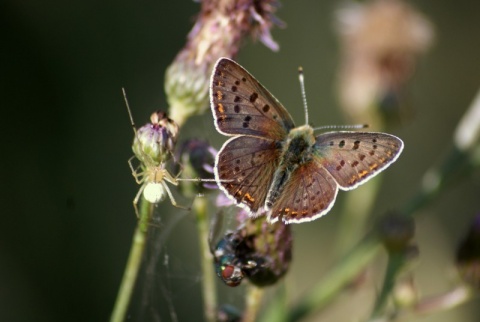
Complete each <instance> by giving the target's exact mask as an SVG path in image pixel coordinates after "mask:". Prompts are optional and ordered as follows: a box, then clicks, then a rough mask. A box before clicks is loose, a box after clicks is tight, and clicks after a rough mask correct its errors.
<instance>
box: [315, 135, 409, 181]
mask: <svg viewBox="0 0 480 322" xmlns="http://www.w3.org/2000/svg"><path fill="white" fill-rule="evenodd" d="M402 149H403V142H402V140H400V139H399V138H397V137H396V136H393V135H390V134H386V133H376V132H329V133H323V134H320V135H318V136H317V137H316V143H315V147H314V151H313V154H314V155H316V156H318V157H319V159H320V160H321V161H320V162H321V164H322V165H323V166H324V167H325V168H326V169H327V171H328V172H329V173H330V174H331V175H332V176H333V177H334V178H335V180H336V181H337V183H338V184H339V186H340V189H342V190H351V189H354V188H355V187H357V186H358V185H360V184H362V183H364V182H366V181H368V180H369V179H370V178H372V177H374V176H375V175H377V174H378V173H380V172H381V171H383V170H384V169H386V168H387V167H388V166H389V165H390V164H392V163H393V162H394V161H395V160H396V159H397V158H398V156H399V155H400V153H401V151H402Z"/></svg>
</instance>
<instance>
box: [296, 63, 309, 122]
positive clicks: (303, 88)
mask: <svg viewBox="0 0 480 322" xmlns="http://www.w3.org/2000/svg"><path fill="white" fill-rule="evenodd" d="M298 81H299V82H300V90H301V91H302V99H303V108H304V109H305V124H308V107H307V95H306V94H305V80H304V78H303V68H302V66H300V67H298Z"/></svg>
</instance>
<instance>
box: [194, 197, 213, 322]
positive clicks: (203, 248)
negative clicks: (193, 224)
mask: <svg viewBox="0 0 480 322" xmlns="http://www.w3.org/2000/svg"><path fill="white" fill-rule="evenodd" d="M192 208H193V211H194V212H195V214H196V218H197V229H198V237H199V247H200V257H201V258H200V262H201V266H202V276H203V279H202V293H203V307H204V311H205V319H206V321H209V322H215V321H216V312H217V292H216V289H215V277H216V275H215V270H214V266H213V257H212V254H211V253H210V245H209V244H208V235H209V222H208V216H207V202H206V199H205V198H196V199H195V201H194V203H193V206H192Z"/></svg>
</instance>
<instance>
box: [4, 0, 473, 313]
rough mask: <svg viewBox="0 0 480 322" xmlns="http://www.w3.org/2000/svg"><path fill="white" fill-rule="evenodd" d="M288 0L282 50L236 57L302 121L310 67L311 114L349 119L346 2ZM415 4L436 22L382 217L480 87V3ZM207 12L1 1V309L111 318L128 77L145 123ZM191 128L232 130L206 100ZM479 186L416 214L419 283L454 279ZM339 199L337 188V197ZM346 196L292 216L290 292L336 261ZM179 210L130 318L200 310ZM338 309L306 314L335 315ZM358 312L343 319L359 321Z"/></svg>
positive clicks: (185, 6)
mask: <svg viewBox="0 0 480 322" xmlns="http://www.w3.org/2000/svg"><path fill="white" fill-rule="evenodd" d="M282 4H283V7H282V8H280V10H279V11H278V12H277V16H278V17H280V18H281V19H282V20H284V21H285V22H286V23H287V28H286V29H283V30H281V29H275V30H274V31H273V36H274V39H275V40H277V41H278V42H279V44H280V51H279V52H278V53H273V52H271V51H270V50H269V49H267V48H266V47H264V46H263V45H262V44H260V43H256V44H254V45H252V43H251V42H250V41H249V42H248V44H247V45H246V46H244V48H243V50H241V52H240V56H239V58H238V60H239V62H240V63H241V64H242V65H243V66H245V67H246V68H247V69H248V70H249V71H250V72H251V73H253V74H254V75H255V76H256V77H257V78H258V79H259V80H260V81H261V82H262V83H263V84H264V85H265V86H266V87H267V88H268V89H269V90H270V91H272V92H273V93H274V94H275V96H276V97H277V98H278V99H279V100H280V101H281V102H282V103H283V104H284V105H285V106H286V107H287V108H288V109H289V111H290V112H291V114H292V116H293V117H294V119H295V120H296V123H297V124H302V122H303V120H304V117H303V111H302V108H301V104H302V103H301V96H300V90H299V85H298V80H297V68H298V66H299V65H302V66H303V68H304V70H305V77H306V90H307V97H308V102H309V107H310V119H311V121H312V122H313V123H314V124H315V125H323V124H344V123H345V120H344V118H343V116H342V114H341V112H340V110H339V109H338V103H337V101H336V99H335V94H334V89H335V74H336V70H337V67H338V62H339V48H338V41H337V38H336V36H335V33H334V31H333V27H332V23H333V12H334V10H335V8H337V6H338V5H339V4H340V3H339V2H337V1H314V0H310V1H307V0H304V1H282ZM413 4H414V5H415V6H416V7H417V8H418V9H419V10H420V11H421V12H423V13H424V14H425V15H426V16H428V17H430V19H431V20H432V21H433V23H434V24H435V29H436V41H435V44H434V47H433V48H432V50H431V51H430V52H429V53H428V54H427V55H426V56H425V57H423V58H422V59H421V61H420V63H419V65H418V70H417V73H416V76H415V78H414V80H413V84H412V86H411V96H412V102H413V106H414V109H415V116H414V118H413V119H412V120H411V121H410V122H409V123H407V124H405V125H403V126H402V127H401V128H398V129H396V130H395V133H394V134H396V135H398V136H400V137H401V138H402V139H403V140H404V142H405V146H406V148H405V151H404V153H403V155H402V157H401V158H400V159H399V160H398V161H397V163H396V164H395V165H394V166H392V167H391V168H390V169H389V171H387V174H386V175H385V176H384V182H383V183H384V186H383V188H382V191H381V194H380V196H379V202H378V203H377V204H376V207H375V211H374V216H380V215H381V214H383V213H385V212H386V211H388V210H391V209H394V208H396V207H399V206H401V205H402V204H403V203H405V202H406V201H407V200H408V199H409V198H410V197H411V196H412V194H413V191H415V190H416V188H417V187H418V186H419V184H420V178H421V176H422V175H423V174H424V173H425V171H426V170H427V169H428V168H429V167H431V166H432V165H434V164H436V163H437V162H438V161H439V160H440V157H442V156H444V155H445V153H446V151H448V148H449V147H450V145H451V140H452V133H453V130H454V128H455V126H456V124H457V122H458V120H459V119H460V117H461V116H462V114H463V112H464V111H465V109H466V108H467V107H468V106H469V104H470V103H471V101H472V100H473V98H474V96H475V94H476V92H477V90H478V89H479V86H480V64H479V57H480V19H479V18H480V14H479V13H480V3H478V2H473V1H456V2H452V1H434V2H432V1H415V2H414V3H413ZM198 10H199V4H198V3H194V2H192V1H186V0H182V1H158V0H157V1H149V0H147V1H141V2H138V1H65V2H62V1H48V0H47V1H40V2H39V1H29V0H26V1H12V0H5V1H2V3H1V4H0V16H2V18H1V28H0V35H1V37H0V39H1V43H2V44H1V47H2V49H1V50H0V66H1V84H2V85H1V91H2V95H1V106H2V112H1V119H2V120H3V122H2V123H3V124H2V126H1V127H0V128H1V133H2V150H3V152H2V157H1V158H0V160H1V161H0V162H1V163H0V165H1V171H0V182H1V194H0V198H1V200H2V204H3V207H4V208H3V210H2V215H1V217H2V219H1V220H2V223H1V225H0V285H1V286H0V320H1V321H105V320H107V319H108V318H109V314H110V312H111V309H112V307H113V303H114V300H115V296H116V292H117V290H118V286H119V283H120V280H121V277H122V273H123V269H124V265H125V262H126V259H127V255H128V251H129V247H130V242H131V237H132V233H133V230H134V227H135V225H136V218H135V215H134V212H133V208H132V199H133V197H134V196H135V194H136V192H137V189H138V186H137V185H136V183H135V181H134V180H133V178H132V176H131V173H130V170H129V168H128V166H127V159H128V158H129V157H130V156H131V155H132V152H131V148H130V145H131V141H132V138H133V133H132V129H131V127H130V124H129V119H128V115H127V112H126V109H125V104H124V101H123V97H122V94H121V87H125V88H126V90H127V94H128V97H129V101H130V105H131V107H132V109H133V114H134V117H135V120H136V123H137V125H142V124H144V123H146V122H147V120H148V117H149V115H150V113H151V112H152V111H154V110H156V109H162V108H163V109H165V108H166V107H167V106H166V100H165V94H164V92H163V79H164V71H165V69H166V67H167V66H168V65H169V64H170V63H171V62H172V60H173V58H174V57H175V55H176V53H177V52H178V50H180V48H181V47H182V46H183V44H184V43H185V38H186V35H187V33H188V31H189V30H190V28H191V26H192V23H193V21H194V20H193V19H194V16H195V14H196V13H197V12H198ZM189 137H202V138H205V139H207V140H209V142H211V143H212V144H213V145H214V146H215V147H216V148H219V147H220V146H221V144H222V142H223V141H224V140H225V138H224V137H222V136H220V135H219V134H218V133H216V132H215V130H214V127H213V123H212V117H211V115H210V114H209V113H207V114H206V115H204V116H201V117H196V118H194V119H191V120H190V121H189V123H187V125H186V126H185V127H184V129H183V130H182V133H181V139H182V138H189ZM479 187H480V177H479V176H478V172H477V173H476V175H474V176H472V177H471V178H468V179H467V180H464V181H462V182H460V183H458V184H456V185H455V186H453V187H452V188H451V189H449V190H448V191H447V192H446V193H444V194H442V195H441V197H440V198H438V199H437V200H435V201H434V202H433V203H432V204H431V205H430V206H429V207H427V208H426V209H424V210H423V211H422V216H421V217H420V218H419V219H418V220H417V239H416V240H417V242H418V245H419V248H420V258H419V261H418V263H417V265H416V266H415V270H414V272H415V280H416V282H417V284H418V286H419V288H420V289H421V292H422V294H423V295H429V294H436V293H439V292H442V291H445V290H447V289H448V288H449V287H450V286H451V285H452V283H453V282H452V281H454V280H455V274H456V273H455V269H454V267H453V260H454V252H455V248H456V245H457V244H458V243H459V241H460V240H461V239H462V238H463V235H464V233H465V231H466V229H467V227H468V224H469V222H470V220H471V219H472V218H473V216H474V215H475V214H476V213H478V212H479V210H480V200H479V198H478V196H479V191H480V189H479ZM344 197H345V193H340V194H339V197H338V199H337V203H339V204H340V203H341V202H342V200H343V199H344ZM340 208H341V207H334V208H333V210H332V211H331V213H330V214H329V215H328V216H326V217H325V218H322V219H320V220H316V221H315V222H312V223H310V224H303V225H296V226H294V227H293V228H294V234H295V240H294V246H295V248H294V261H293V264H292V268H291V271H290V273H289V276H288V277H287V287H288V288H289V289H292V294H291V295H292V296H293V298H296V297H298V296H299V295H301V293H302V292H303V291H305V290H306V289H308V286H309V285H311V284H312V283H313V282H315V281H316V280H318V279H319V278H320V277H321V276H322V272H325V271H326V270H327V269H328V268H329V267H330V266H331V265H332V249H331V245H332V240H334V237H335V231H336V230H337V229H338V223H339V218H338V217H339V211H338V210H339V209H340ZM158 213H161V214H162V216H165V218H163V219H162V220H164V221H165V225H166V226H167V225H168V223H169V222H171V221H172V220H173V221H174V220H176V219H172V218H173V217H174V216H176V215H178V213H179V211H178V210H177V209H172V207H171V206H170V205H169V204H168V202H164V203H163V204H161V205H160V206H159V209H158ZM180 218H181V220H178V222H179V223H178V225H176V226H175V227H174V228H173V230H172V233H171V234H170V235H167V234H164V235H162V237H163V238H164V240H165V243H164V244H162V245H161V246H159V245H150V247H151V248H150V254H153V253H155V251H156V250H157V248H159V251H160V252H161V254H160V255H159V254H156V256H157V257H155V258H156V260H157V259H158V261H159V262H158V263H157V264H156V265H157V266H158V267H157V268H158V272H155V273H154V274H155V276H157V277H158V278H157V279H152V278H142V279H141V280H140V282H141V283H143V284H142V285H143V288H142V290H143V291H142V290H140V291H137V292H136V297H135V299H134V308H133V309H132V310H131V312H132V315H131V320H133V321H138V320H144V321H146V320H162V321H169V320H171V319H174V317H173V315H172V314H174V315H175V314H176V315H177V317H178V320H180V321H199V320H201V319H202V307H201V300H200V278H201V276H200V274H199V272H200V266H199V262H198V254H197V253H198V241H197V238H196V232H195V223H194V220H193V218H191V216H189V215H188V214H183V216H181V217H180ZM161 233H162V232H160V234H161ZM155 240H158V239H152V242H153V241H155ZM379 265H380V266H379V267H381V265H382V263H381V261H380V263H379ZM145 269H146V268H145ZM377 273H379V274H381V270H380V269H378V270H377ZM142 275H143V274H142ZM145 275H146V274H145ZM376 287H377V288H378V287H379V286H378V285H377V286H376ZM219 288H220V290H221V292H222V294H223V297H222V302H223V303H228V302H232V303H241V297H240V294H241V288H240V289H235V290H231V289H228V288H227V287H225V286H223V285H220V284H219ZM145 289H148V292H147V291H145ZM376 291H377V290H376V289H375V287H374V286H372V288H371V290H370V295H369V296H370V297H369V298H368V297H367V298H368V301H366V302H364V303H363V304H362V302H358V303H359V306H360V307H362V306H363V307H365V306H367V309H368V305H371V303H372V302H371V300H372V299H373V296H374V295H375V293H376ZM142 296H143V297H142ZM144 297H148V299H149V300H148V301H149V304H148V305H147V306H146V307H145V306H142V305H141V303H144V302H142V298H144ZM341 300H344V302H342V301H340V302H339V303H336V304H335V305H333V308H332V311H335V309H337V310H338V309H340V310H341V309H342V307H343V308H344V307H345V305H349V307H350V308H351V310H350V311H349V313H352V312H355V311H354V309H353V308H352V304H351V303H352V302H349V301H351V298H349V297H348V296H345V297H342V298H341ZM357 300H358V299H357ZM135 303H136V304H135ZM157 304H158V305H157ZM479 304H480V302H479V301H478V300H473V301H471V302H469V303H468V304H465V305H463V306H461V307H459V308H456V309H454V310H451V311H448V312H442V313H439V314H436V315H432V316H426V317H419V318H417V319H415V321H478V316H479V314H480V309H479V308H478V307H479ZM342 305H343V306H342ZM359 312H363V313H362V314H365V312H367V311H365V308H364V311H362V310H361V309H360V310H359ZM344 313H345V312H344ZM142 314H143V315H142ZM333 314H334V313H328V312H327V313H324V314H321V315H317V316H316V317H313V318H312V319H311V321H317V320H323V321H332V320H338V318H333V316H335V315H333ZM362 314H360V313H359V315H355V316H351V315H349V316H347V317H345V316H344V319H347V320H349V321H350V320H351V321H353V320H358V319H361V318H362V317H363V315H362ZM156 317H158V319H156ZM412 321H413V319H412Z"/></svg>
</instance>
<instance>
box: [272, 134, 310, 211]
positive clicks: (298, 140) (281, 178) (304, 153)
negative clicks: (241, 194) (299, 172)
mask: <svg viewBox="0 0 480 322" xmlns="http://www.w3.org/2000/svg"><path fill="white" fill-rule="evenodd" d="M314 144H315V136H314V135H313V128H312V127H311V126H310V125H303V126H299V127H296V128H293V129H291V130H290V132H289V133H288V136H287V140H286V142H285V144H284V145H283V148H282V154H281V157H280V164H279V166H278V168H277V170H276V171H275V174H274V176H273V180H272V183H271V185H270V189H269V191H268V195H267V199H266V201H265V206H266V209H267V210H268V209H270V208H271V206H272V205H273V204H274V203H275V201H276V200H277V198H278V197H279V196H280V194H281V193H282V191H283V188H284V187H285V185H286V183H287V182H288V179H289V178H290V176H291V174H292V172H293V171H295V169H297V168H298V167H299V166H301V165H303V164H304V163H306V162H308V161H310V160H311V158H312V148H313V146H314Z"/></svg>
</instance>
